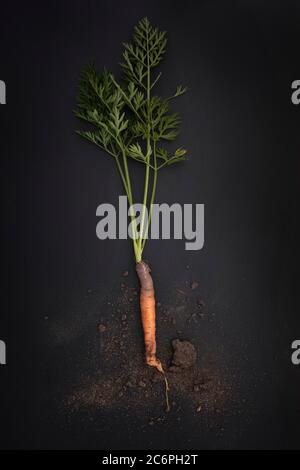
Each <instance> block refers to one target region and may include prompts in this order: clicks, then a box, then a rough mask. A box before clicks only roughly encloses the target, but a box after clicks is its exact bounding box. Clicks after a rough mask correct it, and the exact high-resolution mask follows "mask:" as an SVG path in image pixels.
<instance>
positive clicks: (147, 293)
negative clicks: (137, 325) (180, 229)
mask: <svg viewBox="0 0 300 470" xmlns="http://www.w3.org/2000/svg"><path fill="white" fill-rule="evenodd" d="M136 272H137V275H138V278H139V281H140V285H141V290H140V309H141V319H142V326H143V332H144V343H145V353H146V363H147V364H148V365H149V366H152V367H155V368H156V369H157V370H158V371H159V372H161V373H162V374H163V376H164V380H165V386H166V402H167V411H169V409H170V406H169V397H168V391H169V385H168V381H167V378H166V375H165V373H164V370H163V367H162V364H161V362H160V360H159V359H157V357H156V308H155V291H154V287H153V280H152V276H151V274H150V268H149V266H148V264H147V263H145V261H139V262H138V263H136Z"/></svg>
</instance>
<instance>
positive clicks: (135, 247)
mask: <svg viewBox="0 0 300 470" xmlns="http://www.w3.org/2000/svg"><path fill="white" fill-rule="evenodd" d="M122 157H123V165H124V171H125V180H126V185H125V184H124V186H125V189H126V194H127V199H128V202H129V206H130V220H131V222H132V232H133V239H132V244H133V250H134V255H135V259H136V262H138V261H140V253H139V247H138V240H137V237H136V234H137V230H136V221H135V216H134V214H133V213H132V209H131V206H132V205H133V198H132V189H131V181H130V175H129V170H128V165H127V157H126V153H125V150H124V147H123V146H122Z"/></svg>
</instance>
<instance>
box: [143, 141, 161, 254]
mask: <svg viewBox="0 0 300 470" xmlns="http://www.w3.org/2000/svg"><path fill="white" fill-rule="evenodd" d="M153 160H154V170H153V184H152V193H151V199H150V204H149V217H148V221H147V228H146V232H145V238H144V240H143V243H142V250H144V247H145V244H146V241H147V239H148V232H149V227H150V224H151V217H152V206H153V204H154V200H155V194H156V185H157V158H156V143H155V141H154V144H153Z"/></svg>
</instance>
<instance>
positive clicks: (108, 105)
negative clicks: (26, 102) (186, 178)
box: [75, 18, 186, 409]
mask: <svg viewBox="0 0 300 470" xmlns="http://www.w3.org/2000/svg"><path fill="white" fill-rule="evenodd" d="M166 44H167V37H166V33H165V32H164V31H159V30H158V28H155V27H153V26H152V25H151V24H150V23H149V21H148V19H147V18H143V19H142V20H141V21H139V23H138V24H137V26H135V28H134V34H133V43H132V44H129V43H125V44H124V47H125V50H124V52H123V62H122V64H121V66H122V69H123V72H124V74H123V77H122V80H121V82H120V83H118V81H117V80H116V79H115V77H114V76H113V75H112V74H111V73H110V72H108V71H107V70H105V71H104V72H103V73H102V74H99V73H98V72H97V71H96V69H95V67H94V65H90V66H88V67H87V68H86V69H85V70H84V71H83V72H82V74H81V79H80V83H79V94H78V99H77V104H78V106H77V109H76V110H75V114H76V116H77V117H79V118H80V119H82V120H84V121H85V122H86V123H89V124H91V125H92V126H93V127H92V129H91V130H81V131H77V133H78V134H79V135H80V136H82V137H83V138H85V139H87V140H88V141H89V142H92V143H93V144H95V145H96V146H97V147H98V148H100V149H101V150H102V151H103V152H106V153H107V154H108V155H109V156H110V157H112V158H113V159H114V160H115V163H116V168H117V169H118V172H119V174H120V177H121V181H122V183H123V187H124V190H125V193H126V195H127V198H128V201H129V204H130V206H132V205H133V202H134V201H133V200H134V197H133V191H132V184H131V176H130V171H129V165H128V161H129V160H132V161H134V162H135V163H137V162H138V163H140V164H142V165H144V166H145V183H144V201H143V210H142V214H141V223H140V231H138V229H137V226H138V223H137V221H136V219H135V217H134V216H133V215H132V214H131V215H130V217H131V221H132V229H133V235H134V237H133V239H132V242H133V249H134V255H135V261H136V271H137V275H138V278H139V281H140V286H141V292H140V310H141V320H142V326H143V332H144V341H145V351H146V363H147V364H148V365H149V366H152V367H155V368H156V369H157V370H158V371H159V372H160V373H162V374H163V376H164V380H165V386H166V402H167V409H169V401H168V390H169V387H168V382H167V378H166V376H165V373H164V369H163V367H162V364H161V362H160V360H159V359H158V358H157V356H156V312H155V293H154V287H153V280H152V277H151V274H150V268H149V266H148V265H147V263H145V261H143V260H142V254H143V250H144V247H145V243H146V240H147V238H148V231H149V226H150V221H151V209H152V204H153V202H154V200H155V193H156V183H157V175H158V171H159V170H160V169H162V168H166V167H169V166H170V165H173V164H174V163H177V162H181V161H183V160H185V154H186V150H185V149H183V148H181V147H180V148H177V150H175V151H172V153H169V152H168V150H167V148H165V146H164V144H165V143H166V142H168V141H172V140H174V139H175V138H176V136H177V135H178V133H179V126H180V119H179V115H178V114H177V113H171V112H170V110H169V108H170V102H171V101H173V99H174V98H176V97H178V96H181V95H183V94H184V93H185V91H186V87H183V86H181V85H179V86H178V87H177V88H176V91H175V92H174V94H172V95H171V96H169V97H167V98H162V97H158V96H157V95H152V92H153V88H154V86H156V85H157V83H158V82H159V80H160V77H161V73H157V71H156V67H157V66H158V65H159V63H160V62H161V60H162V59H163V56H164V53H165V50H166ZM150 175H151V176H153V178H151V177H150ZM150 181H152V191H151V197H149V192H150V189H151V188H150V186H151V185H150ZM147 203H148V204H149V210H148V213H149V219H148V220H147V222H146V217H145V213H146V206H147Z"/></svg>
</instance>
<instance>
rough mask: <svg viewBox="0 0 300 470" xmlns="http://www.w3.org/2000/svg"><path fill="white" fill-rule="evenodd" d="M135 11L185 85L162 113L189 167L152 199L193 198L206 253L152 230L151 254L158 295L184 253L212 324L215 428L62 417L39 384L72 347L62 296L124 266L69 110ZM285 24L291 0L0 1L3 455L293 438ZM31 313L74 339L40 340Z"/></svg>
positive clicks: (293, 177)
mask: <svg viewBox="0 0 300 470" xmlns="http://www.w3.org/2000/svg"><path fill="white" fill-rule="evenodd" d="M143 16H148V18H149V19H150V21H151V22H153V23H154V24H156V25H157V26H159V27H160V28H161V29H165V30H167V32H168V36H169V43H168V50H167V56H166V59H165V61H164V62H163V65H162V72H163V77H164V80H163V81H162V84H161V87H160V91H161V93H162V94H168V93H169V92H170V91H172V90H173V89H174V87H175V86H176V85H177V84H179V83H183V84H187V85H188V86H189V93H188V94H187V95H185V96H184V97H182V98H181V100H179V101H178V103H177V107H176V110H178V111H180V112H181V113H182V115H183V127H182V133H181V136H180V139H179V144H180V145H183V146H186V147H187V148H188V149H189V154H190V160H189V162H187V163H185V164H182V165H178V166H174V167H171V168H170V170H168V171H166V172H164V173H161V175H160V180H159V188H158V194H157V201H158V202H169V203H171V202H181V203H204V204H205V247H204V248H203V250H201V251H199V252H188V251H185V250H184V244H183V242H182V241H170V242H169V241H152V242H150V243H149V245H148V247H147V258H148V259H150V260H151V265H152V268H153V272H155V273H156V280H157V289H158V293H159V295H160V296H163V292H164V290H168V288H169V284H170V283H172V282H173V281H174V282H180V281H182V280H184V279H185V276H186V273H185V272H183V267H184V266H185V265H186V264H190V265H191V270H192V271H191V275H192V276H193V277H194V278H196V279H199V280H200V281H201V286H202V291H203V294H204V296H205V298H207V299H210V302H211V304H212V305H213V306H214V309H215V315H216V323H217V325H218V328H217V329H216V332H215V333H214V335H213V340H211V339H210V338H207V339H206V338H205V336H204V338H203V336H202V339H201V341H207V342H209V341H212V344H211V347H212V348H213V349H218V348H220V351H222V352H221V353H220V354H224V356H225V359H226V361H227V367H228V368H229V369H232V370H235V371H236V373H237V374H239V379H240V384H241V390H240V393H241V396H243V397H244V413H242V414H241V415H239V416H233V415H232V416H231V415H230V413H228V414H227V415H226V416H223V417H222V419H223V420H224V430H223V433H222V434H221V435H218V436H216V435H214V432H213V431H211V430H210V429H209V426H206V425H202V424H201V423H200V424H196V423H195V422H193V421H189V418H188V416H187V418H186V419H185V420H183V421H182V422H181V423H180V424H178V423H177V424H176V425H174V426H173V427H171V429H172V431H171V432H170V428H169V430H168V431H166V430H165V429H164V428H161V429H159V430H157V429H156V430H155V431H152V430H151V429H149V430H147V431H144V432H141V425H142V424H141V423H142V418H140V417H139V416H128V415H122V413H120V412H118V413H116V414H114V413H112V414H111V415H105V416H99V417H98V418H97V419H96V420H95V421H94V422H93V423H90V424H86V423H85V424H83V423H82V422H80V420H78V421H77V420H76V418H74V420H73V421H72V422H71V423H66V422H65V420H66V418H65V417H64V415H63V414H61V413H60V410H59V406H57V405H54V403H56V402H55V400H54V401H53V402H52V401H51V397H49V394H48V392H47V391H48V390H50V389H52V388H51V387H53V386H54V388H55V387H56V388H57V389H59V390H60V391H61V393H62V394H63V388H64V387H65V382H64V380H63V377H64V371H63V370H60V371H59V365H60V364H61V363H62V364H64V365H65V362H64V360H65V359H64V358H65V356H66V354H68V352H69V350H70V348H72V351H75V352H74V354H73V355H72V356H71V359H70V358H69V360H71V361H72V358H73V360H74V361H77V359H78V358H79V357H80V355H81V353H82V348H83V345H84V344H85V341H86V340H84V339H83V338H84V334H85V330H84V327H83V331H80V328H81V326H82V325H83V324H84V317H81V320H80V321H79V320H78V316H80V313H79V315H77V317H76V318H77V320H75V319H74V323H73V322H72V309H76V307H74V306H76V305H78V303H79V302H80V299H82V297H84V295H85V293H86V291H87V289H89V288H95V287H97V288H100V290H101V292H103V295H104V293H105V292H106V291H107V290H108V289H109V288H110V286H111V285H112V284H113V283H114V282H115V279H116V277H117V276H119V275H120V273H121V272H122V270H124V269H127V268H128V266H131V265H132V261H133V257H132V253H131V250H130V249H129V245H128V242H127V241H105V242H100V241H99V240H98V239H97V238H96V236H95V225H96V217H95V211H96V207H97V206H98V205H99V204H100V203H101V202H112V203H114V204H116V203H117V197H118V194H119V193H121V185H120V182H119V180H118V178H117V177H116V172H115V170H114V168H113V165H112V162H111V161H110V159H109V158H107V157H106V156H105V155H102V154H101V153H99V152H98V151H97V150H96V149H95V148H93V147H92V146H89V145H87V144H86V143H85V142H83V141H82V140H80V139H79V138H78V137H77V136H76V135H75V134H74V132H73V129H74V128H76V126H77V125H78V123H77V122H76V119H75V117H74V116H73V115H72V108H73V107H74V103H75V94H76V86H77V81H78V76H79V72H80V70H81V69H82V67H83V66H84V65H85V64H86V63H87V62H88V61H89V60H90V59H95V60H96V62H97V65H98V66H99V68H101V67H102V66H104V65H105V66H107V67H108V68H111V69H112V70H114V71H116V70H117V69H116V64H117V63H118V61H119V58H120V56H121V50H122V49H121V43H122V41H125V40H128V39H129V37H130V32H131V30H132V27H133V26H134V25H135V24H136V22H137V21H138V20H139V19H140V18H141V17H143ZM299 29H300V7H299V2H298V1H296V0H295V1H280V2H279V1H272V2H271V1H270V2H267V1H265V2H259V1H254V0H251V1H250V0H249V1H242V0H241V1H227V2H223V1H211V0H209V1H208V0H207V1H198V2H195V1H190V0H185V1H184V2H179V1H156V0H153V1H152V2H145V1H122V2H121V1H119V2H109V1H101V0H99V1H91V0H86V1H82V2H79V1H77V0H76V1H74V0H73V1H60V2H58V1H52V2H40V3H37V2H15V1H11V2H6V4H1V16H0V38H1V56H0V79H1V80H4V81H5V82H6V85H7V104H6V105H5V106H1V107H0V119H1V144H0V149H1V160H0V161H1V179H2V184H1V192H2V195H1V206H2V211H1V218H2V230H1V238H2V244H1V247H2V256H1V270H2V283H1V299H2V302H1V317H0V338H1V339H3V340H5V341H6V343H7V360H8V364H7V365H6V366H1V368H0V381H1V382H0V383H1V403H0V414H1V419H0V436H1V437H0V447H1V448H4V449H5V448H18V449H20V448H23V449H28V448H34V449H39V448H42V449H43V448H44V449H45V448H50V449H51V448H62V449H67V448H75V449H76V448H77V449H79V448H80V449H87V448H94V449H97V448H99V449H104V448H115V449H118V448H131V449H135V448H140V449H148V448H160V449H163V448H165V449H170V448H177V449H180V448H198V449H200V448H229V449H232V448H235V449H239V448H298V449H299V448H300V437H299V420H300V403H299V386H300V381H299V374H300V366H299V368H297V367H296V366H293V365H292V364H291V360H290V355H291V343H292V341H293V340H295V339H298V338H299V337H300V319H299V302H298V297H299V286H298V283H299V228H300V227H299V219H298V204H299V191H300V189H299V155H300V136H299V129H300V106H299V107H297V106H294V105H292V103H291V83H292V81H293V80H296V79H299V77H300V59H299V33H300V31H299ZM134 171H135V172H136V173H135V175H136V179H140V178H139V177H140V176H141V174H140V171H141V170H140V168H136V167H134ZM85 314H86V312H82V315H83V316H84V315H85ZM45 316H46V317H48V318H49V322H50V325H52V328H54V330H55V325H56V324H60V323H61V322H66V324H67V325H70V328H71V329H72V328H73V330H72V331H73V333H72V334H70V336H67V337H66V338H63V340H62V341H61V343H58V344H57V343H55V341H52V342H51V334H49V331H48V328H49V326H48V325H49V322H48V323H47V322H45V320H44V318H45ZM76 321H77V323H76ZM138 331H139V330H138ZM197 334H198V333H197V332H195V337H196V338H197ZM49 338H50V339H49ZM223 351H225V352H224V353H223ZM76 354H77V355H78V357H77V356H76ZM56 371H58V372H57V373H56ZM53 384H54V385H53ZM49 393H50V392H49ZM170 421H172V417H171V418H170ZM198 423H199V421H198Z"/></svg>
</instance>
